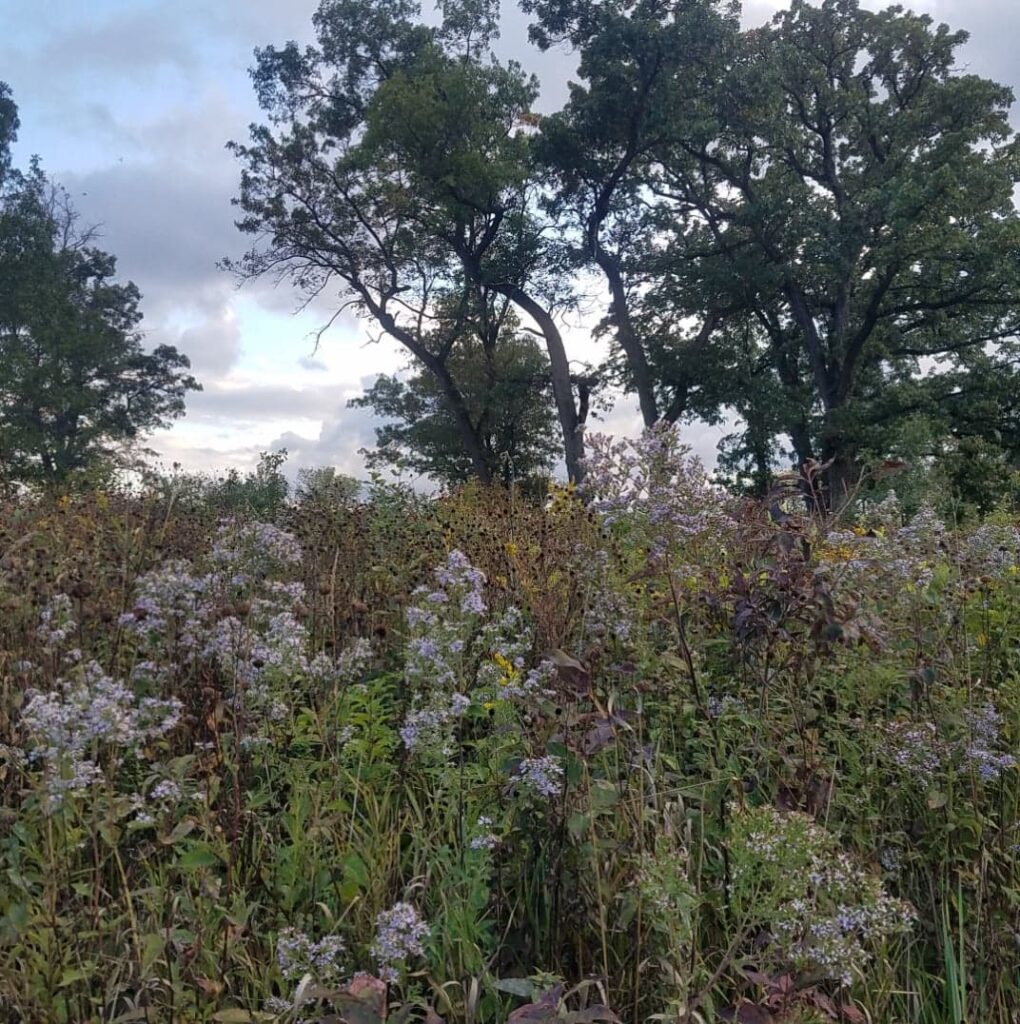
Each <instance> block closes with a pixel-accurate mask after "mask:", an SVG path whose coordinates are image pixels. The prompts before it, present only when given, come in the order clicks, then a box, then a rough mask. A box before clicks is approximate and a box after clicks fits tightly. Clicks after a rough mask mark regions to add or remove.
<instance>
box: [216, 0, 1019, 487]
mask: <svg viewBox="0 0 1020 1024" xmlns="http://www.w3.org/2000/svg"><path fill="white" fill-rule="evenodd" d="M522 6H523V7H524V9H525V10H526V11H527V12H528V13H530V14H531V15H532V16H533V19H534V20H533V24H532V39H533V41H534V42H535V43H536V45H538V46H540V47H543V48H547V47H551V46H553V45H557V46H561V47H564V46H565V47H567V48H568V50H569V51H570V52H572V54H573V55H574V57H575V59H576V61H577V79H578V80H577V81H576V82H574V83H573V84H572V85H571V90H570V97H569V100H568V102H567V103H566V105H565V106H564V107H563V108H562V109H561V110H559V111H557V112H553V113H551V114H548V115H545V116H540V115H537V114H536V113H535V112H534V111H533V109H532V108H533V105H534V103H535V100H536V97H537V94H538V86H537V83H536V82H535V80H534V79H532V78H530V77H529V76H527V75H526V74H524V72H523V71H522V70H521V68H520V67H519V66H518V65H516V64H514V63H513V62H505V63H504V62H500V61H498V60H496V59H495V57H494V56H493V55H492V52H491V46H490V43H491V39H492V38H493V35H494V32H495V27H496V24H497V8H496V6H495V5H494V4H492V3H487V2H475V3H467V2H454V0H450V2H448V3H444V4H443V5H442V19H441V21H440V23H439V24H438V25H426V24H424V23H423V21H422V20H421V17H420V12H419V9H418V7H417V6H416V5H415V4H413V3H410V2H408V0H372V2H369V3H361V2H357V3H356V2H353V0H323V3H322V4H321V5H320V8H319V11H318V13H317V15H316V16H315V27H316V32H317V37H318V41H317V45H316V46H313V47H309V48H306V49H305V50H299V49H298V48H297V47H296V46H295V45H293V44H288V45H287V46H286V47H283V48H282V49H275V48H272V47H269V48H267V49H265V50H260V51H258V53H257V65H256V68H255V70H254V72H253V74H254V81H255V85H256V89H257V92H258V96H259V99H260V102H261V104H262V106H263V109H264V110H265V112H266V114H267V117H268V123H267V124H263V125H258V126H254V127H253V129H252V138H251V142H250V143H249V144H248V145H244V146H241V145H238V146H235V149H236V151H237V153H238V155H239V156H240V158H241V159H242V162H243V164H244V171H243V174H242V182H241V193H240V197H239V200H238V201H239V204H240V206H241V208H242V209H243V211H244V213H245V218H244V220H243V221H242V222H241V227H242V228H243V229H244V230H246V231H248V232H251V233H252V234H255V235H258V236H259V238H260V242H259V244H257V246H256V247H255V248H254V249H253V250H252V252H251V253H250V254H249V255H248V257H247V259H246V260H245V261H244V263H243V264H242V266H241V267H240V269H241V270H242V272H243V273H247V274H261V273H266V272H271V271H276V272H278V273H282V274H288V275H291V276H293V277H294V278H295V280H296V281H297V283H298V284H299V286H301V287H302V288H303V289H305V291H306V292H308V293H310V294H318V293H320V292H322V291H324V290H326V289H327V288H330V287H332V286H333V284H334V282H336V283H339V284H340V286H341V290H342V294H343V301H347V302H352V303H353V304H354V305H355V306H356V308H358V309H359V311H361V312H362V313H363V314H365V315H366V316H368V317H370V318H371V319H372V320H373V321H374V322H375V323H376V324H377V325H378V326H379V327H380V328H381V329H382V330H383V331H385V332H387V333H389V334H390V335H391V336H393V337H395V338H396V339H397V340H398V341H400V342H401V343H402V344H403V345H404V346H405V347H406V348H407V349H408V351H409V352H410V353H411V355H412V357H413V358H414V359H415V360H416V363H417V364H418V365H420V366H421V368H422V372H423V373H424V374H427V375H428V377H429V380H430V381H431V383H430V384H429V385H428V386H429V388H430V389H431V390H432V393H433V394H434V395H436V396H437V397H438V396H441V401H442V402H443V403H444V404H445V406H446V407H447V409H448V410H449V415H450V417H451V422H453V423H456V424H458V430H457V438H458V442H457V443H459V444H460V446H461V450H462V453H463V456H464V457H465V458H466V459H467V460H468V461H469V462H470V464H471V466H472V472H473V473H474V474H475V475H478V476H481V477H482V478H486V477H487V476H488V475H491V467H488V466H487V463H486V455H485V445H484V443H483V442H482V441H481V440H480V439H479V437H478V435H477V430H476V429H475V428H474V426H473V425H472V416H471V412H470V410H469V402H468V401H467V399H466V397H465V386H466V385H465V382H464V381H463V380H460V379H458V376H459V375H463V374H464V372H465V369H466V367H465V364H463V363H461V364H459V365H458V364H457V362H456V360H454V359H453V358H452V354H453V352H454V351H455V350H456V349H457V345H458V339H459V338H462V337H463V336H464V335H465V333H466V332H468V331H469V330H470V324H471V322H472V319H473V318H477V311H478V310H479V309H481V308H483V307H484V308H491V307H493V304H494V303H495V302H496V301H497V300H500V301H506V302H509V303H510V304H512V305H513V306H514V307H515V308H516V310H517V311H518V313H519V315H520V316H521V317H522V318H523V321H524V322H525V323H526V324H529V325H534V328H535V330H536V333H537V334H538V335H539V336H540V337H541V338H542V339H543V341H544V343H545V348H546V354H547V359H548V366H547V375H548V379H549V382H550V391H551V394H552V396H553V399H554V402H555V407H556V410H557V417H558V421H559V426H560V434H561V443H562V445H563V451H564V456H565V459H566V464H567V468H568V472H569V473H570V474H571V476H572V477H574V478H575V479H580V478H581V476H582V475H583V469H584V462H583V437H582V431H583V427H584V421H585V418H586V405H587V403H586V396H585V394H584V384H585V381H586V380H587V379H588V378H587V373H586V372H579V371H578V370H577V369H576V368H574V367H571V365H570V363H569V360H568V358H567V353H566V350H565V346H564V343H563V339H562V337H561V334H560V330H559V327H558V324H557V318H558V316H559V314H560V313H562V312H563V311H564V310H565V309H568V308H571V307H573V306H575V305H576V304H577V303H579V302H580V301H581V299H582V297H583V291H584V286H583V278H584V275H583V272H584V271H586V270H587V269H589V268H590V269H593V270H596V271H598V272H599V273H600V274H601V275H602V277H603V279H604V281H605V283H606V286H607V290H608V295H609V301H608V303H607V304H606V307H605V318H604V320H603V324H602V328H601V329H602V330H603V331H605V332H606V333H607V334H608V335H609V337H610V339H611V341H612V343H613V354H612V356H611V358H610V360H609V362H608V363H607V365H606V366H605V367H603V368H601V371H600V372H601V374H602V376H603V377H604V378H605V379H608V380H611V381H615V382H616V383H617V384H619V385H621V386H622V387H624V388H626V389H627V390H630V391H632V392H633V393H635V394H636V396H637V398H638V402H639V405H640V408H641V412H642V417H643V419H644V422H645V424H646V425H651V424H652V423H655V422H657V421H659V420H662V419H665V420H667V421H671V422H673V421H678V420H683V419H689V418H692V417H701V418H704V419H709V420H719V419H721V418H722V417H724V416H728V415H734V414H735V415H736V416H737V417H739V427H738V429H737V431H736V433H735V434H733V435H732V436H731V438H730V441H729V448H728V451H727V452H726V453H724V460H725V461H726V463H727V464H728V465H729V466H730V467H732V468H733V469H734V471H735V472H737V473H738V474H740V475H743V476H744V478H745V479H748V478H750V479H753V480H754V481H755V483H756V486H757V487H758V488H759V489H760V488H762V487H764V486H765V485H766V482H767V480H768V478H769V476H770V474H771V473H772V472H773V471H774V469H775V468H776V467H778V466H779V465H781V464H782V463H783V461H785V460H786V459H789V460H790V461H791V462H792V463H793V464H794V465H795V466H798V467H802V468H803V467H817V466H819V465H822V466H824V469H823V470H822V471H821V472H822V476H821V479H823V481H824V487H823V492H822V493H821V494H820V495H819V496H818V497H819V500H820V501H821V502H822V503H823V504H824V505H826V506H827V507H835V506H837V505H838V504H839V503H840V502H841V501H843V500H844V499H845V498H846V496H847V495H848V494H849V493H850V492H852V491H853V489H854V488H855V487H856V485H857V483H858V481H859V479H860V476H861V472H862V467H863V466H864V464H865V463H866V462H867V461H868V460H869V459H875V458H878V459H882V458H887V457H890V456H893V455H899V454H902V453H903V451H904V450H905V447H906V446H907V438H908V437H910V438H913V439H915V440H916V438H917V436H918V433H917V430H916V429H915V428H914V426H913V424H915V422H916V421H917V419H918V417H922V418H924V419H925V420H926V422H927V423H928V424H929V425H930V427H931V431H932V432H934V434H937V435H939V436H945V435H946V433H947V432H949V433H951V434H953V435H954V436H955V437H956V438H957V440H960V439H962V438H965V437H966V438H973V439H978V438H980V439H983V440H984V442H985V443H997V444H1000V445H1005V446H1008V445H1010V444H1011V443H1012V442H1011V441H1010V437H1011V430H1010V427H1009V424H1010V423H1012V422H1013V421H1014V420H1015V412H1014V411H1013V407H1014V405H1015V399H1014V398H1013V395H1015V394H1016V388H1015V361H1016V360H1015V334H1016V327H1017V316H1018V314H1017V312H1016V310H1017V309H1018V308H1020V306H1018V301H1017V300H1018V297H1020V296H1018V285H1020V278H1018V259H1017V257H1018V253H1020V245H1018V243H1020V234H1018V232H1020V220H1018V216H1017V212H1016V209H1015V207H1014V204H1013V192H1014V189H1015V186H1016V184H1017V181H1018V160H1017V157H1018V150H1017V141H1016V137H1015V136H1014V134H1013V132H1012V130H1011V128H1010V126H1009V121H1008V112H1009V108H1010V105H1011V103H1012V95H1011V93H1010V91H1009V90H1008V89H1006V88H1004V87H1002V86H999V85H997V84H995V83H994V82H990V81H988V80H986V79H983V78H981V77H979V76H977V75H975V74H971V73H967V72H963V71H961V70H960V69H959V67H958V60H957V55H958V52H959V48H960V46H961V44H962V43H963V42H964V40H965V39H966V35H965V33H962V32H954V31H951V30H950V29H949V28H947V27H946V26H944V25H936V24H935V23H934V22H933V21H932V20H931V18H929V17H927V16H923V15H916V14H912V13H909V12H905V11H904V10H902V9H901V8H888V9H886V10H883V11H879V12H872V11H868V10H864V9H862V8H861V6H860V4H859V3H858V0H821V2H820V3H818V4H811V3H808V2H806V0H794V2H793V3H792V5H791V7H790V8H789V10H785V11H781V12H780V13H778V14H777V15H776V16H775V18H774V19H773V20H772V22H771V23H770V24H768V25H766V26H764V27H762V28H757V29H751V30H741V29H740V25H739V18H738V14H739V10H738V5H737V4H735V3H730V2H723V0H669V2H667V0H612V2H609V3H602V2H595V0H523V4H522ZM338 308H339V305H338ZM440 310H442V312H441V313H440V312H439V311H440ZM451 311H453V312H451ZM440 326H441V329H439V328H440ZM381 386H383V387H388V386H389V385H388V384H387V385H381ZM417 386H418V387H419V388H420V387H424V378H421V379H419V380H418V384H417ZM977 392H980V394H981V395H982V396H983V401H982V402H981V403H977V404H975V403H973V402H971V401H970V396H972V395H974V394H975V393H977ZM377 397H379V398H380V399H382V398H383V395H382V393H381V392H378V393H377ZM407 397H408V396H407V395H406V394H402V395H401V400H403V399H404V398H407ZM396 399H397V396H396V393H393V394H389V395H388V397H387V401H396ZM995 438H997V439H998V440H997V441H996V440H994V439H995ZM451 443H452V442H451ZM935 447H938V446H935ZM1015 450H1016V449H1014V451H1015ZM811 474H812V478H816V477H817V476H818V474H817V471H816V469H814V468H812V469H811ZM805 479H807V473H805Z"/></svg>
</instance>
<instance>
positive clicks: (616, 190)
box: [522, 0, 738, 427]
mask: <svg viewBox="0 0 1020 1024" xmlns="http://www.w3.org/2000/svg"><path fill="white" fill-rule="evenodd" d="M522 6H523V7H524V9H525V10H526V11H529V12H531V13H533V14H535V15H536V16H537V21H536V22H535V23H534V24H533V25H532V27H531V38H532V40H533V41H534V42H536V43H537V44H538V45H539V46H540V47H541V48H542V49H549V48H550V47H552V46H554V45H556V46H562V45H563V44H568V45H570V46H571V47H573V49H574V50H575V52H576V53H577V55H578V58H579V66H578V76H579V78H580V79H581V81H580V82H579V83H571V85H570V99H569V101H568V102H567V104H566V105H565V107H564V108H563V109H562V110H560V111H559V112H557V113H555V114H553V115H551V116H549V117H545V118H543V119H542V121H541V134H540V136H539V138H538V140H537V150H538V155H539V158H540V159H541V161H542V162H543V166H544V168H545V170H546V171H547V173H548V175H549V177H550V178H551V180H552V181H553V182H554V185H555V187H554V189H553V190H552V191H551V193H550V195H549V197H548V199H547V201H546V207H547V209H548V210H549V212H550V213H551V214H552V216H553V217H554V218H555V219H556V222H557V224H558V225H560V226H561V227H562V228H563V229H564V230H565V231H567V232H570V233H571V236H572V237H574V238H575V239H576V242H575V249H574V255H575V257H576V259H577V262H578V263H579V264H580V265H582V266H583V265H594V266H595V267H597V268H598V269H599V271H600V272H601V273H602V275H603V276H604V278H605V281H606V284H607V285H608V288H609V293H610V297H611V302H610V306H609V311H608V316H607V317H606V320H605V323H604V324H603V327H604V328H605V329H608V330H609V331H610V332H611V336H612V338H613V340H614V342H615V345H616V347H617V349H618V351H619V354H620V358H619V360H614V362H613V363H612V364H611V366H612V367H613V368H614V372H613V374H612V375H613V377H614V378H615V379H616V380H618V381H621V382H623V383H624V384H625V385H626V386H627V388H628V389H629V390H631V391H633V392H634V393H636V395H637V397H638V402H639V405H640V408H641V414H642V418H643V420H644V423H645V426H646V427H648V426H651V425H652V424H654V423H656V422H657V421H659V420H660V419H664V420H666V421H668V422H676V421H677V420H679V419H681V418H682V417H684V416H690V415H700V416H702V417H706V418H713V417H714V416H715V415H716V414H717V411H718V407H719V396H718V394H717V389H716V388H714V387H712V386H711V380H712V375H711V374H705V373H700V374H699V375H698V376H697V377H696V378H695V377H694V376H693V375H689V374H685V373H682V372H677V371H678V364H679V362H680V359H679V358H678V357H679V356H680V354H681V352H683V353H684V354H688V353H687V350H689V349H694V350H696V361H697V362H698V363H700V364H701V367H700V368H701V369H702V370H704V363H705V359H706V358H713V357H714V356H715V355H716V350H717V349H718V346H716V347H715V349H712V350H710V349H708V344H707V343H708V341H709V339H710V338H711V336H712V334H713V332H714V331H715V330H716V328H717V327H718V325H719V317H718V316H717V314H716V313H715V311H714V309H710V310H709V311H708V313H707V315H705V316H704V317H702V318H700V319H699V318H692V320H693V321H694V322H692V324H683V325H681V324H675V323H674V324H671V325H670V326H669V330H668V334H669V344H668V345H664V344H663V343H662V342H661V340H660V341H659V342H658V343H657V342H656V341H655V340H654V339H653V338H651V337H650V336H649V335H648V333H647V332H648V331H649V330H654V331H661V325H655V324H653V323H652V322H651V321H649V320H648V319H647V318H642V317H641V315H640V313H639V310H640V307H641V294H642V292H643V290H645V289H647V287H648V285H649V283H650V282H651V281H654V280H656V279H657V278H658V277H659V276H660V275H661V274H662V272H663V265H662V261H661V260H659V259H657V258H656V253H657V249H658V242H657V239H658V238H659V237H661V235H662V224H661V221H659V220H657V219H653V218H649V217H648V215H647V211H648V209H649V206H650V204H651V203H652V202H654V198H655V197H654V193H653V191H652V188H651V186H652V184H653V180H652V179H653V173H654V164H655V159H656V154H657V153H659V152H661V151H662V150H663V148H664V147H666V146H668V145H669V143H670V142H671V141H673V140H675V139H676V137H677V134H678V132H679V133H682V132H683V130H684V127H685V125H687V124H688V123H689V121H690V119H691V116H692V110H693V109H694V108H696V107H697V104H698V103H699V98H700V97H701V96H702V95H703V94H705V93H707V92H710V91H711V88H713V87H714V83H715V80H716V79H717V77H718V75H719V73H720V71H721V64H720V61H719V53H720V48H721V46H722V44H723V43H724V42H725V41H727V40H728V39H729V38H730V37H732V36H733V35H734V33H735V32H736V30H737V27H738V20H737V11H736V9H735V5H734V4H733V3H731V2H730V0H668V2H667V0H614V2H612V3H601V2H599V3H596V2H592V0H524V2H523V5H522ZM667 353H668V356H667V355H666V354H667ZM664 356H666V358H667V361H668V362H669V364H670V365H669V367H668V368H667V367H663V366H658V365H656V363H655V359H656V357H658V358H659V360H660V362H661V361H662V359H663V357H664ZM706 385H707V386H706Z"/></svg>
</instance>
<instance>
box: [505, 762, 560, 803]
mask: <svg viewBox="0 0 1020 1024" xmlns="http://www.w3.org/2000/svg"><path fill="white" fill-rule="evenodd" d="M514 781H515V782H519V783H520V784H521V785H522V786H524V787H525V788H526V789H530V790H532V791H533V792H534V793H537V794H538V795H539V796H544V797H554V796H557V795H558V794H559V792H560V790H561V788H562V785H563V765H561V764H560V762H559V761H558V760H557V759H556V758H555V757H550V756H546V757H527V758H525V759H524V760H523V761H521V763H520V765H519V766H518V768H517V772H516V773H515V774H514Z"/></svg>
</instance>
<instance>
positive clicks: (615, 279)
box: [595, 245, 659, 427]
mask: <svg viewBox="0 0 1020 1024" xmlns="http://www.w3.org/2000/svg"><path fill="white" fill-rule="evenodd" d="M595 260H596V262H597V263H598V265H599V266H600V267H601V268H602V272H603V273H604V274H605V275H606V280H607V281H608V282H609V290H610V292H611V293H612V296H613V304H612V307H611V313H610V315H611V316H612V319H613V323H614V325H615V326H616V338H617V341H619V343H620V348H622V349H623V354H624V355H625V356H626V357H627V366H628V367H629V368H630V375H631V378H632V379H633V381H634V390H635V391H636V392H637V396H638V404H639V405H640V406H641V418H642V419H643V420H644V423H645V426H646V427H651V426H654V425H655V424H656V423H658V421H659V410H658V405H657V403H656V401H655V386H654V384H653V382H652V374H651V371H650V370H649V368H648V360H647V359H646V358H645V350H644V346H643V345H642V344H641V339H640V338H639V337H638V336H637V332H636V331H635V330H634V323H633V321H632V320H631V318H630V309H629V308H628V304H627V290H626V288H624V285H623V275H622V274H621V273H620V265H619V263H617V261H616V260H615V259H614V258H613V257H612V256H610V255H609V253H607V252H606V251H605V249H603V248H602V246H600V245H597V246H596V249H595Z"/></svg>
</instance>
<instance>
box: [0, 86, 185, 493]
mask: <svg viewBox="0 0 1020 1024" xmlns="http://www.w3.org/2000/svg"><path fill="white" fill-rule="evenodd" d="M4 110H6V111H7V113H6V114H5V113H4ZM15 124H16V114H15V113H14V112H13V107H12V105H11V102H10V99H9V96H7V95H6V94H0V131H6V132H7V135H8V137H9V136H10V135H11V134H12V132H13V126H14V125H15ZM5 141H6V140H3V142H0V145H3V144H4V143H5ZM5 153H6V148H5V147H4V148H3V149H0V154H5ZM6 162H7V158H6V156H0V169H4V168H5V164H6ZM115 272H116V261H115V259H114V258H113V257H112V256H110V255H109V254H107V253H104V252H102V251H101V250H99V249H97V248H95V247H94V246H93V245H92V244H91V238H90V236H89V234H88V233H87V232H85V233H82V232H81V231H80V230H79V229H78V228H77V226H76V216H75V214H74V211H73V210H72V208H71V206H70V203H69V199H68V197H67V195H66V193H64V192H63V191H62V190H60V189H59V188H55V187H52V186H51V185H50V183H49V182H48V180H47V179H46V177H45V175H44V174H43V173H42V171H41V170H40V168H39V166H38V164H35V163H33V165H32V167H31V168H30V170H29V171H28V172H27V173H18V172H8V173H7V174H6V176H5V177H0V280H2V281H3V282H4V287H3V290H2V292H0V456H2V459H3V462H4V467H5V472H6V474H7V475H8V476H9V477H10V478H13V479H15V480H20V481H25V482H33V483H43V484H45V485H47V486H66V485H67V484H68V483H69V482H70V481H71V480H72V479H73V478H74V477H75V476H78V475H80V474H82V473H87V472H88V471H91V470H93V469H94V468H95V467H96V465H97V464H100V463H104V462H110V461H111V460H118V461H120V462H123V460H124V456H125V455H126V454H129V453H130V452H131V450H132V448H133V447H134V446H135V445H136V443H137V441H138V440H139V439H140V438H141V437H142V436H144V435H145V434H146V433H148V432H149V431H151V430H153V429H154V428H156V427H161V426H166V425H167V424H169V422H170V421H172V420H173V419H175V418H177V417H178V416H180V415H181V414H182V413H183V411H184V396H185V394H186V393H187V391H189V390H192V389H196V388H197V387H198V384H197V382H196V381H195V380H194V378H193V377H191V376H190V374H188V373H187V372H186V371H187V368H188V366H189V363H188V360H187V358H186V357H185V356H183V355H181V354H180V353H179V352H178V351H177V350H176V349H175V348H173V347H172V346H169V345H160V346H157V347H156V348H155V349H153V350H152V351H151V352H146V351H145V350H144V349H143V347H142V336H141V334H140V332H139V330H138V325H139V323H140V321H141V313H140V311H139V309H138V302H139V294H138V290H137V289H136V288H135V286H134V285H133V284H130V283H129V284H126V285H122V284H117V283H116V281H115V280H114V276H115Z"/></svg>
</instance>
